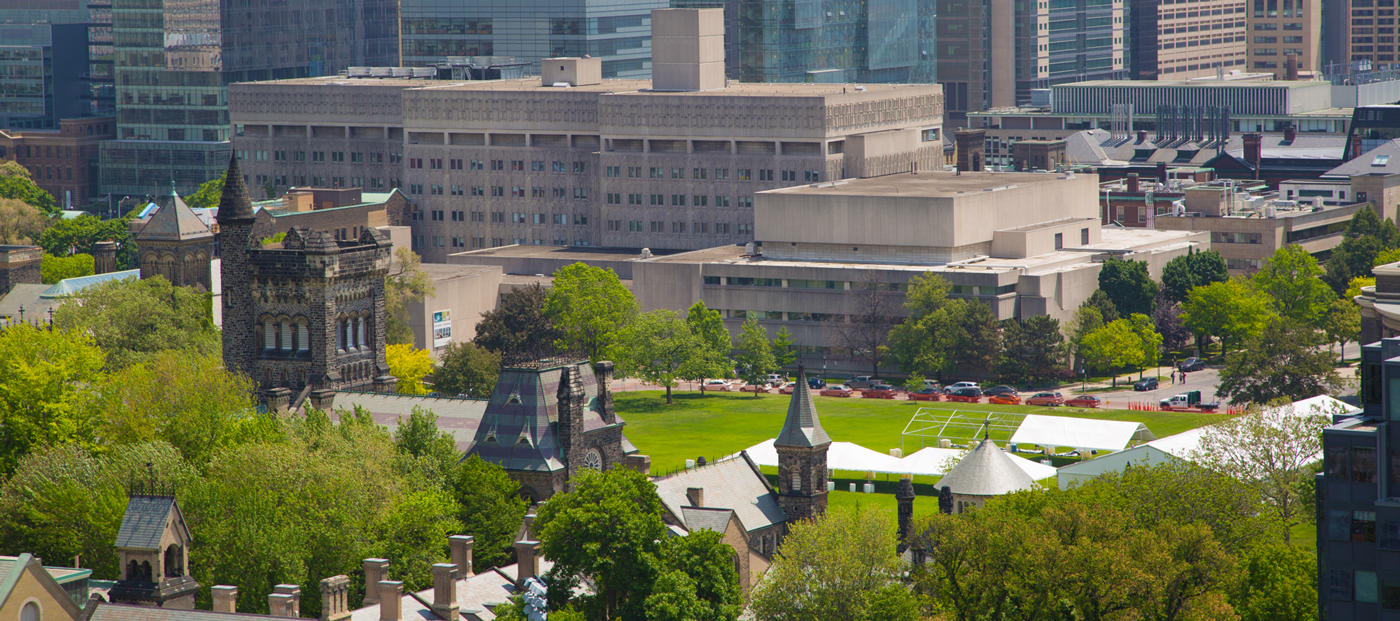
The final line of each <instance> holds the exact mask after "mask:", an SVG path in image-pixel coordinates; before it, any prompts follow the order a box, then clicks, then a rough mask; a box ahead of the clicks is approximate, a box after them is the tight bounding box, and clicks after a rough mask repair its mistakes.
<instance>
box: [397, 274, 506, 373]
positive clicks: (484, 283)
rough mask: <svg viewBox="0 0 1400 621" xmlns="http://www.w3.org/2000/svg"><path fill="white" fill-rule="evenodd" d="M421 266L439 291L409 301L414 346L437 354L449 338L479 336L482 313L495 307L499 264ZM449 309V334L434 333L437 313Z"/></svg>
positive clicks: (457, 340) (458, 339) (465, 339)
mask: <svg viewBox="0 0 1400 621" xmlns="http://www.w3.org/2000/svg"><path fill="white" fill-rule="evenodd" d="M422 269H423V271H424V272H425V273H427V274H428V277H429V278H431V279H432V281H433V288H434V289H435V290H436V293H435V294H434V295H431V296H425V297H424V298H423V300H422V301H419V302H409V303H408V326H409V327H410V328H412V329H413V346H414V347H416V348H418V349H425V350H428V351H429V352H431V353H433V354H434V355H437V354H438V353H439V350H441V349H442V348H443V347H446V346H447V343H443V344H442V345H438V344H437V342H436V341H437V340H439V339H443V338H445V339H446V340H447V341H448V342H454V343H466V342H470V341H471V340H472V339H473V338H475V337H476V324H477V323H479V322H480V321H481V316H482V314H484V313H486V312H488V311H491V310H494V309H495V308H496V300H497V299H498V297H499V292H500V288H501V276H502V271H501V268H500V267H496V266H468V265H446V264H440V263H424V264H423V265H422ZM442 312H446V313H448V314H447V316H446V317H445V318H446V319H447V320H448V323H449V324H450V325H449V329H450V335H449V336H445V337H444V336H442V335H435V334H434V329H433V324H434V321H433V319H434V316H435V315H436V314H438V313H442Z"/></svg>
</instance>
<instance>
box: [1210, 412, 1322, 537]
mask: <svg viewBox="0 0 1400 621" xmlns="http://www.w3.org/2000/svg"><path fill="white" fill-rule="evenodd" d="M1331 423H1332V417H1331V416H1330V415H1329V414H1306V415H1299V414H1297V413H1295V412H1294V411H1293V406H1291V405H1284V406H1279V407H1273V408H1266V409H1258V408H1255V409H1253V410H1251V411H1249V412H1247V413H1245V414H1244V415H1243V416H1239V417H1237V418H1234V419H1231V420H1228V421H1225V422H1222V423H1219V424H1215V425H1207V426H1205V427H1203V428H1202V429H1203V430H1204V433H1203V434H1202V435H1201V441H1200V445H1199V448H1198V449H1197V450H1196V451H1195V452H1194V453H1193V454H1192V457H1191V458H1192V459H1193V460H1194V461H1196V462H1198V463H1200V464H1201V465H1202V466H1204V467H1207V468H1210V469H1212V470H1215V471H1216V472H1221V473H1225V474H1227V475H1229V476H1231V477H1233V478H1234V479H1235V480H1237V481H1239V482H1241V483H1242V484H1244V485H1247V486H1249V487H1251V488H1253V489H1254V490H1255V491H1256V492H1257V493H1258V494H1259V497H1260V498H1261V499H1263V501H1264V505H1265V507H1267V508H1268V509H1269V513H1271V514H1272V517H1273V518H1274V519H1275V520H1276V523H1277V525H1278V528H1279V529H1280V532H1281V534H1282V535H1283V541H1284V543H1288V541H1289V532H1290V530H1291V529H1292V528H1293V527H1294V526H1296V525H1298V524H1299V523H1301V522H1303V521H1305V520H1306V519H1307V517H1308V516H1309V515H1311V514H1312V512H1313V510H1314V507H1313V500H1312V499H1311V498H1306V497H1304V495H1303V494H1301V493H1300V492H1299V490H1300V489H1303V484H1304V483H1305V482H1306V481H1307V480H1309V479H1312V478H1313V472H1312V471H1310V470H1308V469H1307V468H1306V466H1308V465H1309V464H1311V463H1313V462H1314V461H1316V459H1317V455H1318V453H1321V452H1322V429H1323V428H1324V427H1326V426H1328V425H1330V424H1331Z"/></svg>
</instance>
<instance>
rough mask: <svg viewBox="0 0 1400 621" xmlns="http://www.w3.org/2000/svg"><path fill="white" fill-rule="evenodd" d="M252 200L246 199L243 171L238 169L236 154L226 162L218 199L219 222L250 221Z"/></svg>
mask: <svg viewBox="0 0 1400 621" xmlns="http://www.w3.org/2000/svg"><path fill="white" fill-rule="evenodd" d="M252 219H253V200H252V199H251V198H249V197H248V185H247V184H245V183H243V171H242V170H240V169H239V168H238V154H237V153H234V154H233V155H232V156H231V157H229V160H228V174H227V175H226V176H225V177H224V194H223V196H221V197H219V222H230V223H232V222H234V221H237V220H245V221H252Z"/></svg>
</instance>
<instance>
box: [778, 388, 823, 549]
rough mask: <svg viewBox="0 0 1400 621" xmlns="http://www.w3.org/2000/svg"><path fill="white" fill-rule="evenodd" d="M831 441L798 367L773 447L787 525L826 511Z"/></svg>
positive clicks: (779, 490) (780, 495)
mask: <svg viewBox="0 0 1400 621" xmlns="http://www.w3.org/2000/svg"><path fill="white" fill-rule="evenodd" d="M830 446H831V438H830V437H828V436H827V435H826V430H825V429H822V423H821V419H819V418H818V417H817V408H816V405H815V404H814V403H813V402H812V393H811V390H810V389H808V387H807V373H806V371H805V370H804V369H803V368H802V367H798V368H797V389H796V390H793V392H792V401H790V402H789V403H788V411H787V419H786V420H784V421H783V431H782V433H779V434H778V439H777V440H776V441H774V443H773V448H775V449H777V451H778V504H780V505H782V507H783V511H785V512H787V518H788V521H789V522H796V521H800V520H810V519H813V518H816V517H817V516H819V515H821V514H823V513H825V512H826V480H827V469H826V452H827V448H828V447H830Z"/></svg>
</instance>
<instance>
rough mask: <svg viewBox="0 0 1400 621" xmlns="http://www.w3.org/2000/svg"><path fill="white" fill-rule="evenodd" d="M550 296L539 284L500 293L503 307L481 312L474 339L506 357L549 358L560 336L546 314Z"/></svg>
mask: <svg viewBox="0 0 1400 621" xmlns="http://www.w3.org/2000/svg"><path fill="white" fill-rule="evenodd" d="M548 295H549V291H548V290H546V289H545V288H544V287H542V286H540V284H539V283H530V284H528V285H526V286H524V287H516V288H515V289H512V290H511V291H510V292H509V293H507V294H505V295H503V296H501V304H500V306H498V307H496V308H495V309H494V310H490V311H487V312H485V313H482V315H481V321H480V322H478V323H477V324H476V338H475V339H472V342H473V343H476V344H477V346H478V347H483V348H486V349H489V350H491V351H493V352H496V353H497V354H500V355H501V356H502V357H504V358H512V357H540V358H547V357H549V356H550V355H552V354H553V353H554V342H555V341H557V340H559V339H560V337H561V335H560V334H559V331H558V330H556V329H555V328H554V323H553V322H552V321H550V320H549V317H547V316H545V314H544V301H545V298H546V297H547V296H548Z"/></svg>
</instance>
